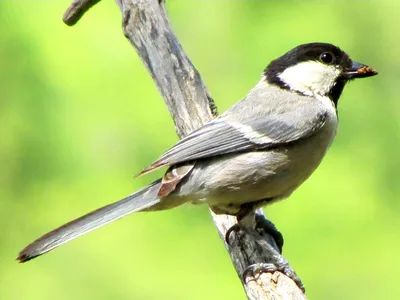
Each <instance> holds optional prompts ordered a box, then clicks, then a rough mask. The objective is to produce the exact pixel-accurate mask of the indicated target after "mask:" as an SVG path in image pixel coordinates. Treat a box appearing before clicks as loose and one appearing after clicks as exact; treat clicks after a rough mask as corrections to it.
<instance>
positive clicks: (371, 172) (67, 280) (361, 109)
mask: <svg viewBox="0 0 400 300" xmlns="http://www.w3.org/2000/svg"><path fill="white" fill-rule="evenodd" d="M167 2H168V9H169V13H170V18H171V21H172V24H173V27H174V29H175V31H176V33H177V35H178V37H179V39H180V41H181V43H182V45H183V47H184V48H185V50H186V51H187V53H188V55H189V57H190V58H191V59H192V61H193V63H194V64H195V66H196V67H197V68H198V69H199V71H200V72H201V74H202V77H203V79H204V81H205V83H206V85H207V86H208V88H209V90H210V92H211V94H212V95H213V97H214V98H215V100H216V103H217V105H218V107H219V111H220V112H222V111H224V110H225V109H227V108H228V107H229V106H230V105H232V104H233V103H234V102H236V101H237V100H239V99H240V98H242V97H243V96H244V95H245V94H246V93H247V91H249V89H250V88H252V87H253V86H254V84H255V83H256V82H257V81H258V79H259V77H260V74H261V72H262V70H263V69H264V67H265V66H266V65H267V64H268V62H269V61H270V60H272V59H274V58H276V57H278V56H280V55H281V54H283V53H284V52H286V51H287V50H289V49H291V48H293V47H294V46H296V45H298V44H301V43H305V42H312V41H326V42H331V43H334V44H337V45H340V46H341V47H342V48H343V49H345V50H346V51H347V52H348V53H350V55H351V56H352V57H353V59H355V60H358V61H360V62H363V63H366V64H369V65H371V66H373V67H374V68H376V69H377V70H378V71H379V72H380V75H379V76H377V77H374V78H369V79H365V80H359V81H356V82H352V83H351V84H350V85H349V86H348V87H347V88H346V89H345V92H344V94H343V96H342V98H341V99H340V103H339V114H340V128H339V132H338V135H337V138H336V140H335V142H334V144H333V146H332V148H331V150H330V151H329V153H328V155H327V157H326V159H325V160H324V162H323V163H322V165H321V166H320V168H319V169H318V170H317V171H316V172H315V174H314V175H313V176H312V177H311V178H310V179H309V180H308V181H307V182H306V183H305V184H304V185H303V186H302V187H301V188H299V190H298V191H297V192H296V193H294V194H293V195H292V197H290V199H289V200H286V201H283V202H280V203H278V204H274V205H273V206H270V207H268V208H267V209H266V210H267V214H268V216H269V217H270V219H271V220H273V221H274V222H275V223H276V225H277V226H278V227H279V228H280V230H281V231H282V232H283V233H284V236H285V239H286V244H285V248H284V254H285V256H286V258H287V259H288V260H289V261H290V262H291V265H292V266H293V267H294V268H295V270H296V271H297V273H298V274H299V275H300V277H301V278H302V280H303V281H304V283H305V285H306V287H307V294H308V296H309V298H310V299H398V297H399V294H400V286H399V284H398V281H399V269H400V258H399V253H400V250H399V247H400V237H399V229H400V218H399V213H400V202H399V197H400V183H399V178H400V155H399V153H400V152H399V146H400V142H399V138H400V101H399V94H400V82H399V78H400V55H399V53H400V35H399V28H400V2H399V1H395V0H393V1H378V0H376V1H261V0H258V1H256V0H254V1H248V0H246V1H244V0H236V1H233V0H232V1H222V0H219V1H218V0H213V1H211V0H209V1H206V0H197V1H195V0H170V1H167ZM68 5H69V2H68V1H64V0H63V1H40V0H38V1H28V0H25V1H22V0H13V1H11V0H2V1H0V168H1V169H0V170H1V171H0V228H1V230H0V266H1V267H0V299H4V300H20V299H24V300H25V299H27V300H36V299H39V300H48V299H58V300H66V299H97V300H106V299H107V300H108V299H185V300H186V299H245V295H244V293H243V291H242V287H241V284H240V281H239V279H238V277H237V275H236V273H235V271H234V269H233V267H232V264H231V262H230V259H229V256H228V255H227V253H226V251H225V249H224V246H223V244H222V243H221V241H220V239H219V237H218V235H217V233H216V230H215V228H214V226H213V223H212V221H211V218H210V215H209V213H208V209H207V207H192V206H189V205H188V206H184V207H180V208H177V209H175V210H172V211H168V212H159V213H149V214H138V215H134V216H131V217H128V218H125V219H123V220H120V221H118V222H116V223H113V224H111V225H109V226H106V227H104V228H102V229H100V230H97V231H95V232H92V233H91V234H89V235H86V236H84V237H82V238H79V239H77V240H75V241H74V242H71V243H69V244H67V245H64V246H63V247H61V248H59V249H57V250H56V251H54V252H51V253H49V254H47V255H45V256H43V257H40V258H38V259H36V260H34V261H31V262H29V263H27V264H23V265H21V264H18V263H17V262H16V261H15V258H16V256H17V253H18V251H19V250H20V249H21V248H22V247H23V246H25V245H26V244H27V243H28V242H31V241H32V240H33V239H35V238H37V237H38V236H40V235H41V234H43V233H45V232H47V231H48V230H50V229H53V228H54V227H56V226H58V225H61V224H63V223H65V222H66V221H69V220H70V219H72V218H75V217H78V216H80V215H82V214H84V213H86V212H88V211H90V210H93V209H95V208H97V207H99V206H101V205H105V204H108V203H110V202H112V201H115V200H117V199H120V198H122V197H124V196H125V195H127V194H129V193H131V192H133V191H135V190H136V189H138V188H140V187H142V186H144V185H145V184H147V183H149V182H151V181H152V180H153V179H155V178H156V177H157V176H160V175H161V174H162V172H161V173H160V172H159V173H158V174H151V175H148V176H145V177H143V178H138V179H135V180H133V179H132V175H133V174H135V173H137V172H139V171H140V170H141V169H142V168H143V167H144V166H146V165H148V164H149V163H151V162H152V161H153V160H154V159H156V158H157V157H158V156H159V155H160V154H162V152H163V151H164V150H166V149H167V148H169V147H170V146H172V145H173V144H174V143H175V142H176V141H177V137H176V135H175V132H174V126H173V123H172V121H171V119H170V117H169V114H168V112H167V109H166V107H165V105H164V103H163V101H162V98H161V97H160V95H159V93H158V91H157V89H156V87H155V86H154V84H153V82H152V79H151V78H150V76H149V75H148V73H147V71H146V70H145V68H144V66H143V65H142V63H141V61H140V59H139V58H138V56H137V55H136V53H135V51H134V50H133V48H132V47H131V46H130V44H129V42H128V41H127V40H126V39H125V38H124V36H123V34H122V31H121V15H120V11H119V9H118V7H117V5H115V3H113V1H102V2H101V3H99V4H98V5H96V6H95V7H94V8H93V9H92V10H91V11H90V12H89V13H88V14H87V15H86V16H84V18H83V19H82V20H81V22H80V23H78V25H77V26H75V27H72V28H69V27H67V26H66V25H64V24H63V23H62V21H61V17H62V14H63V12H64V11H65V9H66V8H67V6H68Z"/></svg>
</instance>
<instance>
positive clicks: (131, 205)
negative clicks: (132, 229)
mask: <svg viewBox="0 0 400 300" xmlns="http://www.w3.org/2000/svg"><path fill="white" fill-rule="evenodd" d="M160 185H161V180H157V181H155V182H154V183H153V184H151V185H149V186H147V187H145V188H143V189H141V190H139V191H138V192H136V193H134V194H132V195H130V196H128V197H126V198H124V199H122V200H120V201H118V202H115V203H112V204H109V205H107V206H104V207H102V208H99V209H97V210H95V211H92V212H91V213H88V214H86V215H84V216H82V217H80V218H78V219H75V220H73V221H71V222H69V223H67V224H65V225H63V226H61V227H59V228H57V229H55V230H53V231H51V232H49V233H47V234H45V235H44V236H42V237H40V238H39V239H37V240H36V241H34V242H33V243H31V244H29V245H28V246H27V247H25V248H24V249H23V250H22V251H21V252H20V253H19V256H18V258H17V260H19V261H20V262H25V261H28V260H30V259H32V258H35V257H37V256H39V255H41V254H44V253H46V252H48V251H50V250H52V249H54V248H56V247H58V246H60V245H62V244H64V243H66V242H68V241H70V240H73V239H75V238H77V237H79V236H81V235H83V234H85V233H87V232H89V231H92V230H94V229H96V228H98V227H101V226H103V225H106V224H107V223H110V222H112V221H115V220H117V219H119V218H122V217H124V216H126V215H128V214H130V213H133V212H137V211H141V210H144V209H147V208H149V207H151V206H153V205H155V204H157V203H159V201H160V200H159V197H158V196H157V192H158V189H159V187H160Z"/></svg>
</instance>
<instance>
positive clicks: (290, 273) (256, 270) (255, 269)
mask: <svg viewBox="0 0 400 300" xmlns="http://www.w3.org/2000/svg"><path fill="white" fill-rule="evenodd" d="M274 272H281V273H283V274H285V275H286V276H287V277H289V278H290V279H292V280H293V281H294V282H295V283H296V285H297V286H298V287H299V288H300V289H301V291H302V292H303V293H305V288H304V285H303V283H302V282H301V280H300V278H299V277H298V276H297V274H296V272H295V271H294V270H293V269H292V268H291V267H290V266H289V264H288V263H287V262H286V261H284V262H277V263H276V264H274V263H256V264H252V265H250V266H248V267H247V268H246V269H245V270H244V271H243V273H242V281H243V283H244V284H247V277H248V276H249V275H251V276H252V277H254V278H256V277H257V276H260V275H261V274H262V273H274Z"/></svg>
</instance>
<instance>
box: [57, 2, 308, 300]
mask: <svg viewBox="0 0 400 300" xmlns="http://www.w3.org/2000/svg"><path fill="white" fill-rule="evenodd" d="M84 1H86V2H87V3H90V5H89V6H83V5H81V6H79V7H80V8H79V9H75V12H74V13H69V14H68V16H71V17H69V18H70V19H69V20H75V21H74V22H76V21H78V20H79V18H80V17H81V16H82V15H83V13H84V12H85V11H86V10H87V9H88V8H89V7H90V6H92V5H94V4H95V3H97V2H98V1H99V0H92V1H90V0H82V1H81V2H82V3H83V2H84ZM78 2H80V1H78V0H76V1H75V2H74V3H78ZM116 2H117V4H118V6H119V7H120V9H121V12H122V16H123V22H122V26H123V31H124V34H125V36H126V37H127V38H128V39H129V40H130V42H131V43H132V45H133V46H134V47H135V49H136V51H137V53H138V54H139V56H140V57H141V59H142V60H143V62H144V64H145V66H146V67H147V69H148V71H149V72H150V74H151V76H152V78H153V80H154V81H155V83H156V84H157V87H158V89H159V91H160V93H161V94H162V96H163V98H164V101H165V103H166V104H167V107H168V109H169V112H170V114H171V116H172V118H173V120H174V123H175V127H176V131H177V133H178V135H179V137H181V138H182V137H184V136H185V135H187V134H189V133H190V132H192V131H193V130H195V129H197V128H199V127H200V126H202V125H203V124H204V123H206V122H207V121H209V120H211V119H212V118H213V117H214V116H216V115H217V110H216V106H215V104H214V101H213V100H212V98H211V96H210V95H209V93H208V91H207V89H206V87H205V85H204V83H203V81H202V79H201V77H200V74H199V73H198V71H197V70H196V68H195V67H194V66H193V64H192V63H191V61H190V60H189V58H188V57H187V56H186V54H185V53H184V51H183V49H182V46H181V45H180V44H179V42H178V40H177V38H176V36H175V35H174V33H173V31H172V29H171V26H170V23H169V19H168V16H167V13H166V9H165V3H164V1H160V0H116ZM71 7H72V6H71ZM82 7H85V9H83V8H82ZM68 11H72V9H71V8H70V9H69V10H68ZM68 11H67V13H68ZM67 13H66V15H65V16H67ZM74 16H75V17H74ZM65 19H66V17H64V21H65ZM74 22H73V21H72V22H70V23H68V24H74ZM257 214H261V215H263V212H262V210H258V211H257ZM212 216H213V220H214V223H215V225H216V227H217V228H218V231H219V235H220V236H221V238H222V240H223V241H224V243H225V246H226V248H227V250H228V252H229V254H230V256H231V259H232V262H233V264H234V266H235V269H236V271H237V272H238V274H239V277H241V275H242V274H243V272H244V270H245V269H246V268H247V267H248V266H249V265H252V264H254V263H259V262H268V261H269V259H270V258H271V255H274V256H275V257H278V258H279V259H281V260H282V261H285V260H284V258H283V257H282V256H281V255H280V254H279V250H278V248H277V246H276V244H275V242H274V239H273V238H272V237H271V236H263V237H261V236H260V235H259V234H258V233H257V232H256V231H255V230H253V231H252V230H251V229H249V230H248V231H247V232H246V234H238V235H235V237H234V240H233V243H232V245H228V244H227V243H226V242H225V235H226V232H227V230H228V229H229V228H231V227H232V226H233V225H234V224H236V223H237V221H236V218H235V217H232V216H227V215H215V214H213V213H212ZM250 279H252V280H250ZM242 281H243V280H242ZM242 283H243V286H244V288H245V291H246V294H247V297H248V298H249V299H254V300H255V299H276V300H279V299H296V300H297V299H299V300H300V299H302V300H304V299H306V297H305V295H304V294H303V292H302V291H301V290H300V289H299V287H298V286H297V285H296V284H295V283H294V282H293V281H292V280H291V279H290V278H288V277H287V276H285V275H284V274H283V273H280V272H274V273H263V274H260V275H259V276H255V278H250V277H249V278H248V279H247V280H246V282H242Z"/></svg>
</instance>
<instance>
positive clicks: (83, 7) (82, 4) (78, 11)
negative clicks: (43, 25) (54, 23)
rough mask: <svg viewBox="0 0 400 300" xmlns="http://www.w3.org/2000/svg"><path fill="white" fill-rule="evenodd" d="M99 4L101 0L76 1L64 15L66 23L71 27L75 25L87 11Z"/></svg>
mask: <svg viewBox="0 0 400 300" xmlns="http://www.w3.org/2000/svg"><path fill="white" fill-rule="evenodd" d="M98 2H100V0H74V2H72V4H71V5H70V7H68V9H67V11H66V12H65V13H64V16H63V21H64V23H65V24H67V25H69V26H72V25H75V24H76V23H77V22H78V21H79V20H80V19H81V18H82V16H83V15H84V14H85V13H86V12H87V11H88V10H89V9H90V8H91V7H92V6H93V5H95V4H96V3H98Z"/></svg>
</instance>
